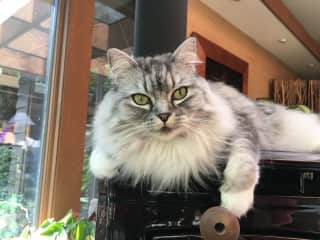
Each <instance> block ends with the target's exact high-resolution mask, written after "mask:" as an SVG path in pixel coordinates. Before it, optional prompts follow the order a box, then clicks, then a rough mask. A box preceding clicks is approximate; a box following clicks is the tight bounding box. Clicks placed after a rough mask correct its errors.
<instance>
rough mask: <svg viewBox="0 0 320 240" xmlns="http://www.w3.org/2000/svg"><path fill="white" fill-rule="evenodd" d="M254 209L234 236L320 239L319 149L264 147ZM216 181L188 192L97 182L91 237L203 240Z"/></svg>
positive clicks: (217, 196)
mask: <svg viewBox="0 0 320 240" xmlns="http://www.w3.org/2000/svg"><path fill="white" fill-rule="evenodd" d="M262 159H263V160H262V161H261V162H260V165H261V178H260V182H259V185H258V186H257V188H256V193H255V204H254V209H253V210H251V211H250V212H249V213H248V214H247V216H246V217H243V218H242V219H241V221H240V226H241V236H240V238H239V239H248V240H249V239H250V240H253V239H256V240H257V239H261V240H262V239H320V154H304V153H288V152H263V154H262ZM218 188H219V182H217V181H216V180H212V181H211V182H210V183H209V184H208V187H206V189H201V188H199V190H197V191H194V192H188V193H175V192H156V193H155V192H153V191H152V190H151V189H150V188H149V187H148V186H147V185H144V184H140V185H139V186H137V187H135V188H132V187H130V186H129V185H128V184H125V183H118V182H114V181H108V182H102V183H100V193H99V208H98V215H97V231H96V239H99V240H135V239H139V240H140V239H141V240H169V239H202V238H201V235H200V231H199V223H200V216H201V215H202V213H203V212H204V211H205V210H207V209H208V208H210V207H212V206H217V205H219V203H220V193H219V191H218Z"/></svg>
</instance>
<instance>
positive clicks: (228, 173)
mask: <svg viewBox="0 0 320 240" xmlns="http://www.w3.org/2000/svg"><path fill="white" fill-rule="evenodd" d="M196 44H197V43H196V39H195V38H189V39H187V40H186V41H185V42H183V43H182V44H181V45H180V46H179V47H178V48H177V49H176V51H175V52H174V53H169V54H164V55H159V56H155V57H146V58H136V59H134V58H132V57H130V56H128V55H127V54H126V53H124V52H122V51H120V50H117V49H110V50H109V51H108V54H107V58H108V61H109V64H110V67H111V72H112V86H111V89H110V91H109V92H108V93H107V94H106V95H105V97H104V99H103V101H102V102H101V104H100V105H99V107H98V110H97V112H96V116H95V121H94V149H93V152H92V155H91V159H90V168H91V170H92V172H93V174H94V175H95V176H96V177H97V178H112V177H115V176H117V177H119V178H125V179H130V181H132V184H136V183H138V182H140V181H149V182H150V183H151V184H152V186H153V188H154V189H162V190H165V189H171V190H172V189H178V188H181V187H182V188H183V189H188V187H189V184H190V179H194V180H196V181H198V182H199V183H201V182H202V176H209V175H211V174H213V173H214V174H216V175H218V176H219V175H220V176H222V178H223V182H222V186H221V188H220V192H221V205H222V206H223V207H226V208H228V209H229V210H230V211H231V212H233V213H234V214H235V215H236V216H238V217H241V216H242V215H244V214H245V213H246V212H247V211H248V210H249V209H250V208H251V206H252V204H253V197H254V188H255V186H256V184H257V183H258V179H259V166H258V161H259V153H260V149H268V150H288V151H308V152H311V151H318V150H320V121H319V119H318V116H316V115H315V114H308V115H307V114H303V113H301V112H298V111H292V110H290V111H289V110H286V109H285V107H283V106H279V105H275V104H267V103H259V104H257V103H255V102H253V101H251V100H249V99H248V98H247V97H245V96H243V95H242V94H241V93H239V92H238V91H237V90H235V89H233V88H231V87H229V86H226V85H224V84H223V83H212V82H210V81H207V80H205V79H203V78H202V77H201V76H199V75H198V74H197V71H196V68H195V66H196V64H199V59H198V56H197V53H196V49H197V48H196ZM220 164H225V165H226V167H225V168H224V170H223V172H221V173H220V170H219V169H220V168H219V165H220Z"/></svg>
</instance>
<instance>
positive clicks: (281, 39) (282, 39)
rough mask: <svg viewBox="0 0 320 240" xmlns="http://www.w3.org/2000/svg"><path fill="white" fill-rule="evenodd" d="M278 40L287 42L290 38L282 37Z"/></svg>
mask: <svg viewBox="0 0 320 240" xmlns="http://www.w3.org/2000/svg"><path fill="white" fill-rule="evenodd" d="M278 41H279V42H281V43H286V42H287V41H288V39H286V38H280V39H279V40H278Z"/></svg>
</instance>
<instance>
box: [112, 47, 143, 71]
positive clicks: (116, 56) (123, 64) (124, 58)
mask: <svg viewBox="0 0 320 240" xmlns="http://www.w3.org/2000/svg"><path fill="white" fill-rule="evenodd" d="M107 62H108V63H109V65H110V69H111V73H112V74H113V75H118V74H119V73H121V72H122V71H124V70H127V69H128V68H130V67H132V66H135V65H137V62H136V61H135V60H134V59H133V58H132V57H130V56H129V55H128V54H127V53H125V52H123V51H121V50H119V49H116V48H110V49H109V50H108V51H107Z"/></svg>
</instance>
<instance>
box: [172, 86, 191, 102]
mask: <svg viewBox="0 0 320 240" xmlns="http://www.w3.org/2000/svg"><path fill="white" fill-rule="evenodd" d="M187 93H188V88H187V87H181V88H178V89H177V90H175V91H174V93H173V95H172V98H173V100H181V99H183V98H185V97H186V96H187Z"/></svg>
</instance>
